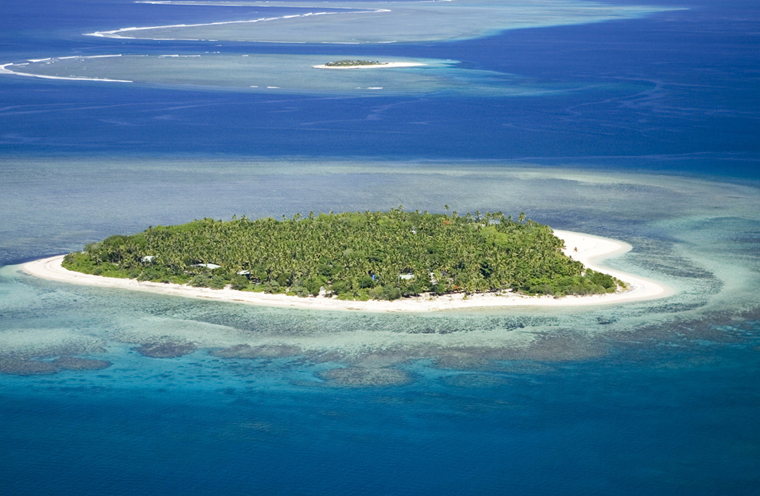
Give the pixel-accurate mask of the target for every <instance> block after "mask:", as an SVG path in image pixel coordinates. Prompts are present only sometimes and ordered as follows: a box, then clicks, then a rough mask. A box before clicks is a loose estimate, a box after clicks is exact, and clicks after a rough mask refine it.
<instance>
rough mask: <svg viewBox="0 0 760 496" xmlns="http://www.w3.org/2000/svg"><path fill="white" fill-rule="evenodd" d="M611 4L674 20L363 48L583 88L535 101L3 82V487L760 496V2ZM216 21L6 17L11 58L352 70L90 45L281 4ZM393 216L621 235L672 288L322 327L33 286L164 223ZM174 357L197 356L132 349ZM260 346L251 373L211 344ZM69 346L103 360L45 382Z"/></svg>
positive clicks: (139, 12)
mask: <svg viewBox="0 0 760 496" xmlns="http://www.w3.org/2000/svg"><path fill="white" fill-rule="evenodd" d="M606 3H608V4H613V3H619V4H624V3H631V4H639V5H641V4H652V5H660V6H672V7H682V8H685V9H684V10H673V11H668V12H662V13H656V14H652V15H648V16H645V17H642V18H639V19H627V20H617V21H610V22H600V23H592V24H579V25H570V26H555V27H545V28H533V29H518V30H510V31H505V32H502V33H499V34H495V35H493V36H488V37H481V38H475V39H469V40H462V41H442V42H425V43H416V44H388V45H354V46H351V47H350V53H352V54H356V55H357V56H366V57H368V58H369V57H390V58H392V57H422V58H437V59H453V60H457V61H460V67H462V68H466V69H478V70H487V71H497V72H503V73H509V74H514V75H516V76H519V77H520V78H522V79H521V80H524V81H529V82H531V84H536V85H545V86H552V87H561V88H566V90H563V91H557V92H554V93H550V94H539V95H533V96H530V95H528V96H514V97H493V96H478V95H475V94H460V95H447V94H436V95H426V96H414V95H408V96H404V95H400V96H399V95H396V96H381V95H378V96H373V97H356V96H350V95H345V96H340V95H338V96H336V95H320V94H312V95H308V94H288V93H278V94H277V95H274V96H273V95H270V94H265V93H253V92H245V91H235V90H220V89H218V88H213V87H192V86H179V85H171V84H129V85H120V84H109V83H99V82H92V81H64V80H46V79H37V78H31V77H21V76H14V75H8V74H0V495H9V496H15V495H47V494H62V495H68V494H71V495H111V494H112V495H173V494H178V495H179V494H182V495H227V494H230V495H232V494H234V495H239V494H262V495H269V494H272V495H275V494H276V495H284V494H287V495H354V494H365V495H407V494H441V495H481V494H540V495H560V494H561V495H564V494H568V495H570V494H573V495H574V494H578V495H581V494H582V495H596V494H598V495H608V494H630V495H640V494H651V495H716V494H725V495H751V494H760V422H759V421H758V419H759V418H760V297H758V296H757V295H758V294H759V293H758V292H757V291H760V195H758V190H757V188H758V184H760V183H758V180H760V4H758V3H757V2H756V1H753V0H726V1H716V0H694V1H690V2H687V1H681V0H658V1H655V0H639V1H631V2H622V1H621V0H606ZM225 9H226V8H223V9H218V8H215V7H212V6H199V5H195V6H185V7H181V8H180V7H177V6H171V5H146V4H136V3H132V2H130V1H127V0H56V1H53V0H40V1H37V2H25V1H22V0H6V1H5V2H4V3H3V6H2V10H0V12H2V15H0V64H5V63H13V62H15V63H23V62H24V61H26V60H27V59H42V58H46V57H67V56H75V55H83V56H91V55H100V54H110V53H121V54H133V55H160V54H167V53H172V54H196V53H205V52H206V51H209V50H213V51H218V52H220V54H223V55H225V54H226V55H238V54H248V53H262V54H283V55H287V54H302V53H310V54H323V55H324V56H325V58H326V59H329V58H330V56H332V55H336V54H344V53H346V52H347V50H348V49H347V48H346V47H345V46H330V45H311V46H303V45H296V44H277V45H270V44H265V43H235V42H196V41H150V40H120V39H106V38H93V37H84V36H82V33H86V32H91V31H95V30H108V29H118V28H121V27H126V26H143V25H154V24H158V23H160V24H180V23H192V22H198V20H199V19H202V20H203V22H215V21H223V20H227V19H229V18H230V17H242V18H248V17H256V16H259V15H262V14H260V12H261V10H262V9H261V8H254V7H234V8H233V7H230V8H229V9H233V10H234V12H233V10H225ZM268 12H271V13H272V15H287V14H289V13H290V12H291V10H289V9H286V8H269V11H268ZM400 203H403V205H404V206H406V207H407V208H412V209H414V208H420V209H430V210H442V208H443V205H444V204H446V203H450V204H452V205H454V206H455V208H458V209H459V210H460V211H462V212H464V211H475V210H478V209H480V210H489V209H491V210H496V209H501V210H504V211H505V212H509V213H518V212H520V211H521V210H525V211H526V212H527V213H528V214H529V216H530V217H531V218H533V219H535V220H537V221H540V222H546V223H549V224H550V225H552V226H553V227H557V228H563V229H571V230H577V231H582V232H588V233H592V234H598V235H603V236H611V237H614V238H618V239H622V240H625V241H627V242H629V243H630V244H631V245H633V246H634V249H633V251H632V252H631V253H630V254H628V255H626V256H625V257H622V258H620V259H615V260H614V261H611V262H610V265H611V266H613V267H615V268H620V269H626V270H630V271H631V272H636V273H642V274H644V275H646V276H648V277H651V278H655V279H660V280H662V281H664V282H665V283H666V284H668V285H669V286H671V287H674V288H676V290H677V292H676V295H674V296H672V297H670V298H668V299H664V300H655V301H651V302H639V303H633V304H627V305H620V306H619V307H616V308H610V307H607V308H591V309H588V310H582V311H581V310H568V311H559V310H542V311H540V312H539V311H538V310H534V311H520V312H514V311H510V312H507V311H504V312H498V311H488V312H462V313H452V314H443V315H435V316H398V315H365V314H360V313H350V312H349V313H330V312H326V313H321V314H320V313H319V312H312V311H297V310H281V309H280V310H277V309H265V308H257V307H251V308H249V307H245V306H243V305H236V304H223V303H214V302H199V301H195V300H184V299H181V298H172V297H159V296H153V295H147V294H142V293H139V294H132V293H130V292H127V291H118V290H107V289H98V288H88V287H79V286H69V285H65V284H59V283H53V282H48V281H44V280H37V279H34V278H32V277H30V276H26V275H24V274H22V273H21V272H19V270H18V268H17V266H16V265H17V264H19V263H21V262H24V261H27V260H32V259H36V258H40V257H43V256H50V255H55V254H60V253H65V252H68V251H72V250H79V249H81V248H82V246H83V245H84V244H85V243H89V242H92V241H96V240H99V239H102V238H103V237H105V236H108V235H111V234H115V233H124V232H136V231H140V230H143V229H145V228H146V227H148V226H149V225H157V224H166V223H177V222H186V221H189V220H192V219H193V218H201V217H216V218H230V217H231V216H232V215H233V214H238V215H240V214H246V215H248V216H249V217H259V216H264V215H273V216H279V215H281V214H286V215H292V214H293V213H295V212H308V211H310V210H315V211H329V210H335V211H341V210H365V209H388V208H391V207H395V206H397V205H398V204H400ZM156 342H161V343H169V344H172V345H174V344H188V345H189V346H192V348H193V350H194V351H193V352H192V353H189V354H185V355H184V356H180V357H175V358H153V357H149V356H143V355H142V354H140V352H139V349H140V346H142V345H145V344H146V343H148V344H149V343H156ZM241 343H246V344H250V345H251V346H258V347H260V348H261V351H260V354H259V355H258V356H256V357H253V358H251V357H248V358H246V357H231V358H230V357H227V358H224V357H220V356H219V355H215V354H214V353H215V350H219V349H220V348H226V347H230V346H235V345H238V344H241ZM61 357H64V358H66V357H77V358H85V359H97V360H104V361H106V362H108V366H107V367H106V368H102V369H100V370H70V369H67V368H66V367H63V366H58V365H55V366H50V367H48V368H45V366H39V367H41V368H37V369H34V370H32V369H33V367H32V368H29V366H30V364H31V365H34V366H38V365H39V364H40V363H43V364H54V363H58V362H55V360H57V359H60V358H61ZM334 369H341V370H342V369H345V370H346V371H348V374H347V375H345V376H339V377H340V378H341V379H340V380H337V379H335V377H338V376H334V375H330V373H329V371H330V370H334ZM389 371H390V372H392V373H391V376H392V377H394V378H396V379H394V380H393V381H387V380H385V379H383V378H384V377H386V376H385V375H383V374H385V373H387V372H389ZM394 374H395V375H394Z"/></svg>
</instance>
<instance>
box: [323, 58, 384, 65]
mask: <svg viewBox="0 0 760 496" xmlns="http://www.w3.org/2000/svg"><path fill="white" fill-rule="evenodd" d="M325 65H326V66H327V67H353V66H357V65H383V63H382V62H378V61H377V60H348V59H346V60H336V61H334V62H327V63H326V64H325Z"/></svg>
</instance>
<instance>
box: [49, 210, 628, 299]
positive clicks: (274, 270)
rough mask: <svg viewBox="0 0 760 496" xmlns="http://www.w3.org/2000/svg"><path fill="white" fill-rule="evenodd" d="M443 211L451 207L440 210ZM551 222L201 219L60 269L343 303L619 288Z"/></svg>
mask: <svg viewBox="0 0 760 496" xmlns="http://www.w3.org/2000/svg"><path fill="white" fill-rule="evenodd" d="M447 210H448V209H447ZM563 247H564V242H563V241H562V240H561V239H559V238H558V237H556V236H555V235H554V233H553V231H552V229H551V228H550V227H549V226H546V225H542V224H539V223H537V222H533V221H531V220H526V219H525V216H524V214H520V216H518V218H517V219H516V220H515V219H513V218H512V217H511V216H505V215H504V214H502V213H501V212H496V213H485V214H481V213H480V212H475V213H474V214H466V215H458V214H457V213H456V212H452V213H445V214H441V213H430V212H419V211H415V212H407V211H405V210H403V208H401V207H399V208H397V209H391V210H390V211H389V212H369V211H367V212H346V213H337V214H336V213H332V212H330V213H327V214H325V213H320V214H316V215H315V214H314V213H313V212H311V213H309V214H308V215H307V216H302V215H300V214H296V215H294V216H293V217H292V218H285V217H284V216H283V218H282V219H281V220H276V219H273V218H263V219H256V220H251V219H248V218H246V217H242V218H233V219H232V220H229V221H220V220H214V219H202V220H196V221H193V222H190V223H188V224H182V225H176V226H157V227H150V228H148V229H147V230H145V231H144V232H141V233H137V234H133V235H116V236H111V237H109V238H107V239H105V240H103V241H101V242H98V243H92V244H89V245H87V246H86V247H85V249H84V251H82V252H74V253H70V254H68V255H66V256H65V257H64V260H63V262H62V265H63V267H64V268H65V269H68V270H69V271H76V272H80V273H84V274H92V275H97V276H102V277H111V278H122V279H137V280H138V281H152V282H158V283H173V284H178V285H188V286H192V287H197V288H215V289H223V288H228V289H232V290H237V291H240V292H261V293H269V294H284V295H290V296H298V297H302V298H314V297H318V298H325V297H327V298H337V299H340V300H352V301H367V300H398V299H402V298H409V297H418V296H420V295H424V296H427V297H431V298H435V297H437V296H443V295H452V294H462V295H464V296H467V295H475V294H478V293H496V294H501V293H510V294H523V295H530V296H540V295H551V296H554V297H563V296H567V295H592V294H608V293H615V292H618V291H619V290H622V289H625V288H626V284H625V283H623V282H622V281H620V280H618V279H616V278H615V277H613V276H611V275H608V274H604V273H601V272H597V271H594V270H591V269H589V268H587V267H584V265H583V264H582V263H581V262H578V261H576V260H573V259H572V258H571V257H569V256H568V255H566V254H565V253H563V251H562V249H563Z"/></svg>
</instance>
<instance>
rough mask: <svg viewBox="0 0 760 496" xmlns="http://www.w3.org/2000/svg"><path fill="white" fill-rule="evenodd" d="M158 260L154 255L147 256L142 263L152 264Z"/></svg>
mask: <svg viewBox="0 0 760 496" xmlns="http://www.w3.org/2000/svg"><path fill="white" fill-rule="evenodd" d="M154 258H156V257H155V256H154V255H146V256H144V257H142V263H144V264H150V263H153V259H154Z"/></svg>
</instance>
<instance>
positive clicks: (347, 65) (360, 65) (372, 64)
mask: <svg viewBox="0 0 760 496" xmlns="http://www.w3.org/2000/svg"><path fill="white" fill-rule="evenodd" d="M424 65H427V64H424V63H422V62H380V61H379V60H361V59H342V60H335V61H332V62H325V63H324V64H322V65H315V66H312V67H314V68H315V69H379V68H386V69H393V68H402V67H420V66H424Z"/></svg>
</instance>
